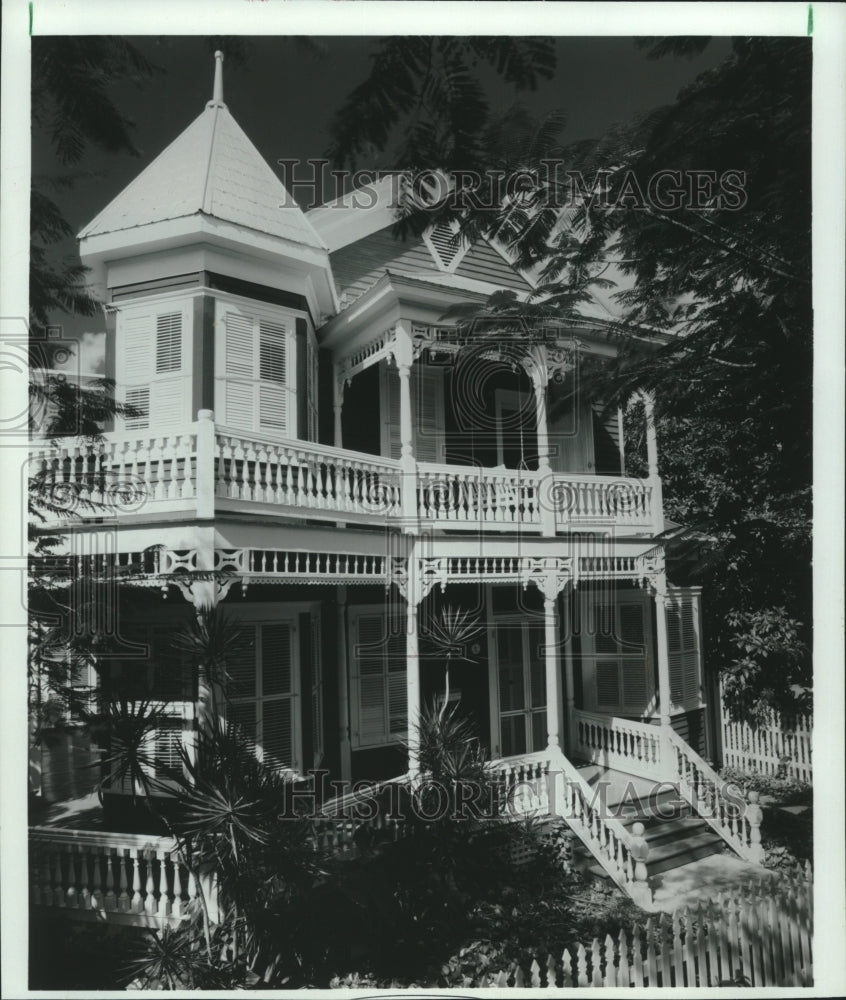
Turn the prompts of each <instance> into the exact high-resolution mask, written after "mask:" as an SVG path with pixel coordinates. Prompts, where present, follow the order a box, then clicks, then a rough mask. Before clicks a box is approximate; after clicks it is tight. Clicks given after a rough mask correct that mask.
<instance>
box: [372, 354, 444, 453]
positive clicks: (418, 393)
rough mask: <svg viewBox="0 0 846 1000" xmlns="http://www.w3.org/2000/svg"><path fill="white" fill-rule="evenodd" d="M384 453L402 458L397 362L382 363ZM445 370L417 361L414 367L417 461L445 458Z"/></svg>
mask: <svg viewBox="0 0 846 1000" xmlns="http://www.w3.org/2000/svg"><path fill="white" fill-rule="evenodd" d="M379 374H380V382H379V386H380V389H379V391H380V394H381V415H382V441H381V450H382V454H383V455H386V456H388V457H390V458H399V457H400V451H401V444H402V439H401V434H400V379H399V372H398V371H397V369H396V366H395V365H391V364H388V363H387V362H382V363H381V365H380V373H379ZM443 379H444V370H443V368H440V367H436V366H434V365H425V364H422V363H417V364H415V365H413V366H412V368H411V420H412V425H413V428H414V455H415V458H416V459H417V461H418V462H443V461H444V455H445V441H444V380H443Z"/></svg>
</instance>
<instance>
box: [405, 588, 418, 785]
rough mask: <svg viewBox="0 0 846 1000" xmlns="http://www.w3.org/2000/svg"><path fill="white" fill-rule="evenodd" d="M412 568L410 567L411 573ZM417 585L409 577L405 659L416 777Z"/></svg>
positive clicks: (411, 768)
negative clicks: (415, 596) (415, 598)
mask: <svg viewBox="0 0 846 1000" xmlns="http://www.w3.org/2000/svg"><path fill="white" fill-rule="evenodd" d="M410 572H411V570H410V569H409V575H410ZM416 589H417V588H416V587H415V586H413V585H412V583H411V580H410V579H409V583H408V597H409V599H408V604H407V607H406V632H405V659H406V671H407V673H406V697H407V699H408V773H409V775H410V776H412V777H414V776H415V775H417V774H418V773H419V772H420V731H419V728H418V727H419V725H420V654H419V648H418V637H417V604H416V602H415V600H414V592H415V591H416Z"/></svg>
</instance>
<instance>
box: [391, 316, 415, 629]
mask: <svg viewBox="0 0 846 1000" xmlns="http://www.w3.org/2000/svg"><path fill="white" fill-rule="evenodd" d="M395 336H396V342H395V345H394V360H395V361H396V364H397V372H398V373H399V390H400V475H401V476H402V516H403V521H404V522H405V525H404V527H405V531H407V532H413V531H414V530H415V525H416V523H417V461H416V459H415V455H414V414H413V412H412V411H413V406H412V401H411V365H412V361H413V360H414V350H413V347H412V342H411V333H410V331H409V330H408V329H406V327H405V325H404V324H402V323H399V324H397V328H396V333H395ZM415 634H416V632H415Z"/></svg>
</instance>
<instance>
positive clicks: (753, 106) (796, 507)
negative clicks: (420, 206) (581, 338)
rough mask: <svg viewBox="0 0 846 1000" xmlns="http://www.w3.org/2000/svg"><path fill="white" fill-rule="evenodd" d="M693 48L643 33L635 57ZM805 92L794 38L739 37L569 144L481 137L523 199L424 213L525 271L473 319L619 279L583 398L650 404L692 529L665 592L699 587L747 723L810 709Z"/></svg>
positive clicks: (537, 305)
mask: <svg viewBox="0 0 846 1000" xmlns="http://www.w3.org/2000/svg"><path fill="white" fill-rule="evenodd" d="M704 44H705V43H704V40H697V41H695V42H694V41H692V40H690V39H659V40H655V39H651V40H645V41H644V47H645V48H647V49H648V53H649V56H650V58H659V57H662V56H666V55H668V54H672V55H690V54H694V53H695V52H696V51H699V50H701V48H702V47H703V45H704ZM810 97H811V49H810V44H809V42H808V41H807V40H806V39H791V38H737V39H734V40H733V42H732V48H731V52H730V54H729V55H728V56H727V57H726V58H725V59H724V60H723V61H722V62H720V63H719V64H718V65H716V66H715V67H714V68H713V69H710V70H708V71H707V72H705V73H703V74H701V75H700V76H698V77H697V78H696V79H695V80H694V81H693V82H692V83H691V84H690V85H688V86H687V87H685V88H684V89H683V90H682V91H681V93H680V94H679V95H678V98H677V100H676V101H675V102H674V103H672V104H670V105H667V106H666V107H661V108H657V109H655V110H654V111H652V112H650V113H648V114H646V115H642V116H640V117H638V118H636V119H634V120H633V121H629V122H623V123H620V124H617V125H614V126H612V127H611V128H609V129H608V130H607V131H606V132H605V133H604V134H603V135H601V136H599V137H598V138H597V139H594V140H589V141H588V140H585V141H581V142H578V143H573V144H570V145H565V144H564V143H563V142H561V141H560V139H557V138H556V133H555V129H554V128H553V127H548V128H547V127H546V125H549V126H552V125H555V124H556V123H555V122H552V123H550V122H547V123H546V124H545V123H539V124H538V123H535V126H534V127H533V128H532V127H531V126H529V125H528V124H527V123H525V122H521V123H518V124H516V125H515V123H514V122H513V121H512V122H511V123H510V124H509V123H506V124H509V128H510V129H511V134H512V135H516V136H517V137H519V136H520V135H521V130H522V134H523V142H522V144H521V143H520V142H514V141H511V142H504V141H503V133H501V132H500V133H495V132H489V133H488V136H487V139H488V140H489V143H490V145H489V148H490V152H491V155H492V156H493V157H494V159H492V160H491V162H492V163H495V165H496V166H500V165H502V166H506V167H507V169H509V170H511V171H515V172H516V171H520V172H521V176H522V177H523V179H524V180H523V185H522V189H520V190H512V192H511V194H510V195H508V196H506V197H503V198H500V199H499V201H497V202H496V204H495V208H493V209H489V208H487V207H485V205H486V204H487V203H488V202H489V200H490V193H491V192H490V191H489V190H484V189H483V190H482V192H481V193H482V194H483V195H484V197H483V198H482V199H479V198H478V197H477V198H476V199H474V198H472V197H469V196H465V197H463V198H462V197H457V198H452V199H449V200H448V201H446V202H444V203H442V204H441V205H440V206H438V209H437V210H436V211H434V212H432V213H430V217H431V218H444V217H449V216H452V217H454V218H457V219H458V220H459V221H460V223H461V226H462V228H463V231H464V233H465V234H466V235H467V237H468V238H475V237H477V236H479V235H491V236H495V237H496V238H498V239H499V240H500V241H501V242H502V243H503V244H504V245H506V246H507V247H508V248H509V249H510V250H511V251H512V252H513V254H514V255H515V258H516V261H517V263H518V264H520V265H521V266H523V267H526V268H530V269H532V270H533V271H534V273H535V274H536V276H537V278H538V280H539V288H538V291H537V293H536V294H535V295H534V297H533V299H532V300H531V301H530V302H529V303H522V302H520V301H519V300H518V299H517V297H516V296H514V295H513V294H510V293H504V292H500V293H497V294H496V295H495V296H493V297H492V298H491V299H490V300H489V302H488V303H487V305H486V306H485V308H484V309H483V311H482V315H485V316H488V317H490V316H499V317H501V318H514V317H517V316H522V317H524V318H526V319H529V320H532V321H535V322H549V321H552V320H556V319H557V320H558V321H559V322H563V323H565V324H566V322H567V319H568V318H573V317H574V316H576V315H578V311H579V307H580V306H581V305H583V304H584V303H585V302H587V301H589V300H590V299H591V298H592V297H593V294H594V293H595V292H596V291H601V292H603V293H605V294H607V293H608V292H610V291H611V290H613V289H614V288H615V286H616V289H617V290H616V291H615V292H614V294H613V296H612V298H613V300H615V302H616V310H617V316H616V319H615V321H614V322H613V323H610V324H609V333H610V335H611V336H612V337H614V338H615V339H616V341H617V343H618V346H619V355H618V357H617V359H616V360H615V362H614V363H613V364H612V365H610V366H608V365H605V366H601V367H600V366H593V367H592V369H590V370H587V369H586V370H585V371H583V372H582V375H583V379H582V388H583V390H584V391H585V392H588V393H592V394H595V395H596V396H598V397H599V398H601V399H603V400H604V401H605V402H606V403H607V404H608V405H614V404H617V403H622V404H623V405H625V404H626V402H627V401H628V400H629V399H630V398H631V397H632V394H633V393H634V392H635V391H636V390H641V389H647V390H650V391H651V392H653V394H654V395H655V398H656V407H657V411H656V412H657V420H658V434H659V443H660V453H661V473H662V477H663V479H664V484H665V491H664V499H665V506H666V511H667V514H668V516H669V517H670V518H671V519H672V520H674V521H678V522H680V523H681V524H683V525H685V526H687V527H688V528H690V529H691V531H692V532H695V533H696V535H697V537H699V538H702V539H707V543H706V544H704V545H703V547H702V549H701V552H700V558H699V560H698V562H697V564H696V565H694V566H692V567H691V568H690V572H689V574H688V578H687V579H678V580H677V581H676V582H680V583H683V582H696V583H700V584H702V585H703V586H704V587H705V594H706V598H705V602H704V609H705V615H706V642H707V660H708V662H709V663H710V664H711V666H712V667H713V668H715V669H717V670H719V671H720V672H722V673H723V675H724V678H725V681H726V690H727V698H728V704H729V708H730V710H731V711H732V712H734V713H736V714H739V715H744V716H746V717H747V718H753V719H754V718H755V716H756V714H757V712H758V711H759V710H760V709H763V708H764V707H765V706H766V705H767V704H770V705H774V706H775V707H777V708H779V709H781V710H782V711H787V712H790V711H795V710H797V709H798V710H803V709H806V708H807V697H808V694H809V687H810V679H811V663H810V623H811V606H810V527H811V454H812V448H811V433H812V420H811V405H812V314H811V245H810V220H811V214H810V193H811V177H810V127H811V121H810ZM528 131H531V134H532V135H534V136H542V137H543V141H542V142H535V143H533V142H531V141H528ZM496 150H498V151H499V154H498V155H499V158H498V159H496V158H495V157H496V153H495V151H496ZM542 151H543V155H541V152H542ZM549 159H554V160H555V161H556V162H557V167H556V168H555V169H554V170H550V169H549V167H548V166H545V165H544V163H543V160H549ZM667 172H672V173H669V174H668V173H667ZM659 176H661V177H663V180H661V181H657V180H656V178H658V177H659ZM662 185H663V186H662ZM668 185H669V186H668ZM670 186H672V189H673V192H672V194H671V196H670V197H669V198H668V194H670ZM477 194H478V192H477ZM479 201H481V202H482V204H481V205H480V204H478V202H479ZM465 312H466V313H467V315H463V316H462V315H461V310H460V309H459V310H455V311H454V313H453V318H457V319H458V320H459V321H461V320H466V319H467V318H468V317H469V316H470V315H478V314H479V313H478V308H477V307H473V306H470V307H468V310H466V311H465ZM644 335H645V336H646V337H647V338H650V339H652V340H653V342H654V349H652V350H648V351H645V350H644V340H643V338H644ZM632 430H633V431H634V436H636V435H637V433H638V427H637V425H636V422H635V426H634V427H633V428H632ZM640 431H641V433H642V426H641V428H640ZM635 471H636V470H635ZM689 537H690V536H689Z"/></svg>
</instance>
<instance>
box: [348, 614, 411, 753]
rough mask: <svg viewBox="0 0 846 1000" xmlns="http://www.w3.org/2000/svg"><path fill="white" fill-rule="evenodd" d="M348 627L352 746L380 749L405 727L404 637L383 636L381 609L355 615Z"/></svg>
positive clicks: (401, 734) (406, 701) (383, 616)
mask: <svg viewBox="0 0 846 1000" xmlns="http://www.w3.org/2000/svg"><path fill="white" fill-rule="evenodd" d="M352 626H353V630H352V635H353V650H352V659H351V663H352V671H351V674H352V681H353V690H354V695H355V700H354V712H355V718H354V728H353V743H354V745H355V746H360V747H366V746H384V745H385V744H387V743H390V742H393V741H394V740H395V739H397V738H399V737H401V736H403V735H404V734H405V733H406V731H407V727H408V694H407V689H406V664H405V637H404V636H391V637H390V638H388V637H387V636H386V617H385V612H384V611H383V610H381V609H380V610H374V611H368V612H361V613H359V614H358V615H357V616H355V617H354V618H353V621H352Z"/></svg>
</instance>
